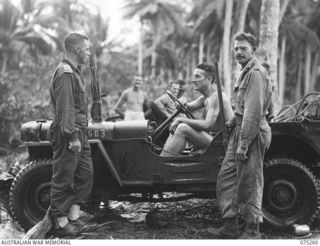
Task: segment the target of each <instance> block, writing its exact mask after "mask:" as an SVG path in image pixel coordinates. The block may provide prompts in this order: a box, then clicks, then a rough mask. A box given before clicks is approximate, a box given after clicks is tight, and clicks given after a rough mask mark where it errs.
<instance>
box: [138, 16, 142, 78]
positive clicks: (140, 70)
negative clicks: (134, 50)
mask: <svg viewBox="0 0 320 246" xmlns="http://www.w3.org/2000/svg"><path fill="white" fill-rule="evenodd" d="M142 28H143V21H142V20H141V22H140V37H139V56H138V73H139V75H141V76H142V72H143V71H142V67H143V53H142V52H143V29H142Z"/></svg>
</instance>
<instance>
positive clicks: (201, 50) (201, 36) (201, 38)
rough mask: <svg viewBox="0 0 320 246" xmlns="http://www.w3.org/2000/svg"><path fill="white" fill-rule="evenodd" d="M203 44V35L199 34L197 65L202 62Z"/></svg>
mask: <svg viewBox="0 0 320 246" xmlns="http://www.w3.org/2000/svg"><path fill="white" fill-rule="evenodd" d="M203 43H204V34H203V33H201V34H200V40H199V63H202V62H203V46H204V45H203Z"/></svg>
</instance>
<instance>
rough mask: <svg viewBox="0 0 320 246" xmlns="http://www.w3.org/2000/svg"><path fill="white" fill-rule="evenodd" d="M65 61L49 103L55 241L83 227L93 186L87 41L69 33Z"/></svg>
mask: <svg viewBox="0 0 320 246" xmlns="http://www.w3.org/2000/svg"><path fill="white" fill-rule="evenodd" d="M64 49H65V58H64V59H62V61H61V62H60V64H59V65H58V67H57V69H56V71H55V72H54V75H53V79H52V82H51V85H50V99H51V105H52V109H53V114H54V118H53V121H52V124H51V127H50V142H51V145H52V148H53V159H52V164H53V175H52V182H51V192H50V200H51V201H50V202H51V208H50V214H51V219H52V222H53V228H54V231H53V232H54V234H55V236H58V237H64V236H72V235H76V234H79V233H80V232H81V231H82V230H83V229H84V228H85V224H84V222H83V221H82V219H83V217H82V218H81V217H80V216H81V211H80V206H81V205H82V204H83V203H84V202H85V201H86V200H87V198H88V196H89V194H90V192H91V188H92V184H93V166H92V160H91V149H90V145H89V142H88V139H87V135H86V131H87V126H88V97H87V93H86V91H85V88H86V85H85V82H84V80H83V78H82V76H81V73H80V69H81V65H84V64H85V63H86V62H87V60H88V58H89V55H90V51H89V40H88V38H87V37H86V36H84V35H81V34H78V33H70V34H68V35H67V37H66V38H65V40H64Z"/></svg>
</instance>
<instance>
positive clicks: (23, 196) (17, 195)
mask: <svg viewBox="0 0 320 246" xmlns="http://www.w3.org/2000/svg"><path fill="white" fill-rule="evenodd" d="M51 176H52V164H51V160H38V161H32V162H29V163H28V164H27V165H26V166H25V167H24V168H23V169H22V170H20V172H19V173H18V174H17V176H16V177H15V179H14V180H13V183H12V186H11V189H10V195H9V197H10V208H11V212H12V214H13V217H14V219H16V220H17V221H18V222H19V224H20V225H21V226H22V227H23V228H25V229H26V230H28V229H29V228H31V227H32V226H34V225H35V224H36V223H37V222H39V221H40V220H42V218H43V217H44V215H45V213H46V210H47V208H48V207H49V205H50V186H51Z"/></svg>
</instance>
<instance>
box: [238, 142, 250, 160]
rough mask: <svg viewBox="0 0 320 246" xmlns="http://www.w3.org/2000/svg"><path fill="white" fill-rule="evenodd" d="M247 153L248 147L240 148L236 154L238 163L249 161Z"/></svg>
mask: <svg viewBox="0 0 320 246" xmlns="http://www.w3.org/2000/svg"><path fill="white" fill-rule="evenodd" d="M247 152H248V147H241V146H239V147H238V149H237V152H236V161H245V160H246V159H248V156H247Z"/></svg>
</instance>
